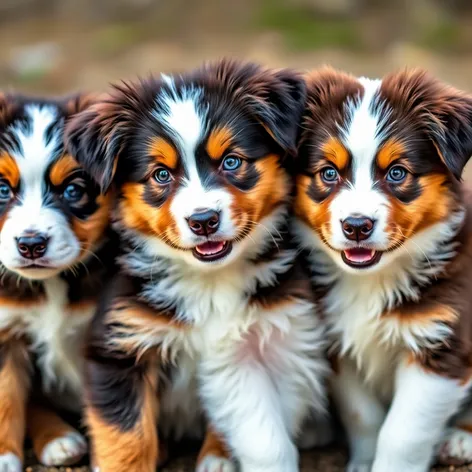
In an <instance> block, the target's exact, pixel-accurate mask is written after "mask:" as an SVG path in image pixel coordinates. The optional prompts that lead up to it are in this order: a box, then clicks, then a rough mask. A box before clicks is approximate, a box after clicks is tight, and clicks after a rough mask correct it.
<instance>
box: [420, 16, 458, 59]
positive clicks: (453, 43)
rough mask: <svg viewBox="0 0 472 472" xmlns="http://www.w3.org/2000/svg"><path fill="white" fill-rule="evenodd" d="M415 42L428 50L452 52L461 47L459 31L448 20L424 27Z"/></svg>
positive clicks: (454, 23)
mask: <svg viewBox="0 0 472 472" xmlns="http://www.w3.org/2000/svg"><path fill="white" fill-rule="evenodd" d="M417 42H418V43H419V44H420V45H422V46H424V47H427V48H429V49H436V50H438V49H439V50H443V51H444V50H446V51H453V50H456V49H457V48H460V47H461V45H462V34H461V29H460V28H459V27H458V25H457V23H456V22H454V21H452V20H451V19H448V18H442V19H441V20H440V21H437V22H435V23H432V24H429V25H425V26H423V28H422V29H421V30H420V31H419V33H418V35H417Z"/></svg>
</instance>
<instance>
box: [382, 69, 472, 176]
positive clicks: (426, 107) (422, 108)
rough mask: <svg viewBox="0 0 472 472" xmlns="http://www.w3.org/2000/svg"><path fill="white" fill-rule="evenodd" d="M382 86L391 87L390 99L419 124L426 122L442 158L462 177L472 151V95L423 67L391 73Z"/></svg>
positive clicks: (430, 136)
mask: <svg viewBox="0 0 472 472" xmlns="http://www.w3.org/2000/svg"><path fill="white" fill-rule="evenodd" d="M382 88H383V89H386V90H389V94H390V96H389V101H390V102H394V103H395V105H396V106H397V107H399V108H402V109H403V110H404V111H406V112H407V113H411V120H412V122H413V123H415V125H416V126H424V123H426V133H427V135H428V136H429V138H430V139H431V140H432V142H433V143H434V145H435V147H436V149H437V150H438V154H439V157H440V158H441V160H442V162H443V163H444V164H445V165H446V167H447V168H448V169H449V170H450V172H451V173H452V174H453V175H454V177H455V178H456V179H458V180H460V179H461V175H462V171H463V169H464V167H465V165H466V164H467V162H468V160H469V158H470V156H471V154H472V96H471V95H468V94H466V93H465V92H462V91H460V90H458V89H455V88H454V87H451V86H449V85H446V84H444V83H442V82H441V81H439V80H437V79H436V78H435V77H433V76H431V75H430V74H428V73H427V72H426V71H424V70H421V69H414V70H404V71H401V72H397V73H393V74H390V75H388V76H386V77H385V79H384V80H383V81H382Z"/></svg>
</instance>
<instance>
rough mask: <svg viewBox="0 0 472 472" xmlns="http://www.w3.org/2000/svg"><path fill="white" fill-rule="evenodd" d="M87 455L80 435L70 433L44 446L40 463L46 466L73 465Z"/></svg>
mask: <svg viewBox="0 0 472 472" xmlns="http://www.w3.org/2000/svg"><path fill="white" fill-rule="evenodd" d="M86 453H87V442H86V441H85V439H84V438H83V437H82V435H81V434H79V433H77V432H75V431H71V432H70V433H67V434H66V435H64V436H62V437H61V438H56V439H54V440H52V441H51V442H49V443H48V444H46V446H44V449H43V452H42V454H41V458H40V459H41V462H42V463H43V464H44V465H47V466H58V465H73V464H75V463H77V462H78V461H79V460H80V459H82V457H83V456H84V455H85V454H86Z"/></svg>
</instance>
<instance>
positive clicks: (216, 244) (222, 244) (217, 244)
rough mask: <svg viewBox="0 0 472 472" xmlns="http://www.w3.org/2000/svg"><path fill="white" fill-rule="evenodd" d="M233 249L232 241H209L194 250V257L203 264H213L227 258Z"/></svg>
mask: <svg viewBox="0 0 472 472" xmlns="http://www.w3.org/2000/svg"><path fill="white" fill-rule="evenodd" d="M232 248H233V245H232V243H231V242H230V241H207V242H206V243H203V244H199V245H198V246H196V247H195V248H194V249H193V251H192V252H193V255H194V256H195V257H196V258H197V259H198V260H199V261H203V262H213V261H217V260H219V259H223V257H226V256H227V255H228V254H229V253H230V252H231V249H232Z"/></svg>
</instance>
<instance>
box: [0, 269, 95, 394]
mask: <svg viewBox="0 0 472 472" xmlns="http://www.w3.org/2000/svg"><path fill="white" fill-rule="evenodd" d="M44 288H45V295H46V296H45V300H44V301H42V302H41V303H38V305H29V306H27V307H17V308H16V307H15V308H12V307H4V308H1V309H0V326H1V327H2V328H10V329H13V330H14V332H15V333H17V334H18V335H26V336H27V337H28V339H29V340H30V349H31V351H32V352H33V353H34V354H35V355H36V358H37V366H38V368H39V369H40V371H41V374H42V382H43V388H44V391H45V392H46V393H51V394H52V393H53V392H54V396H56V394H57V393H60V392H61V391H67V392H68V393H69V394H72V395H73V394H76V396H77V397H78V396H80V392H81V390H82V368H83V364H82V357H81V347H82V342H83V336H84V334H85V329H86V327H87V325H88V323H89V321H90V319H91V317H92V315H93V311H94V307H93V306H90V305H88V306H87V308H84V309H74V310H71V309H70V308H68V299H67V292H68V286H67V284H66V282H65V281H63V280H61V279H60V278H58V277H56V278H53V279H49V280H47V281H45V282H44Z"/></svg>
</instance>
